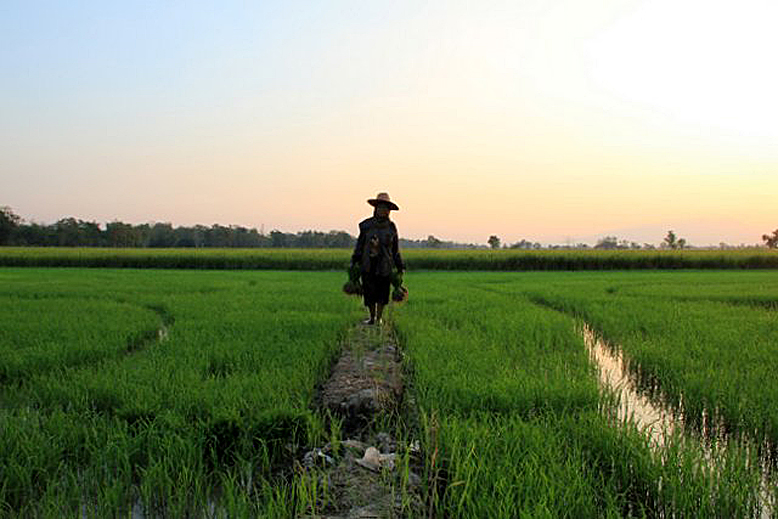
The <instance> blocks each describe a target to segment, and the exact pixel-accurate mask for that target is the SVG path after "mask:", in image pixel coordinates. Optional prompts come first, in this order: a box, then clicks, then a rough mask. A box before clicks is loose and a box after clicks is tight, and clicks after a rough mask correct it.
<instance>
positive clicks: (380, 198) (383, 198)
mask: <svg viewBox="0 0 778 519" xmlns="http://www.w3.org/2000/svg"><path fill="white" fill-rule="evenodd" d="M367 203H368V204H370V205H372V206H373V207H375V206H377V205H380V204H383V205H386V206H388V207H389V209H391V210H392V211H399V210H400V208H399V207H397V204H395V203H394V202H392V200H391V199H390V198H389V193H378V194H377V195H376V197H375V198H371V199H369V200H368V201H367Z"/></svg>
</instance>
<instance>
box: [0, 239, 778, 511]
mask: <svg viewBox="0 0 778 519" xmlns="http://www.w3.org/2000/svg"><path fill="white" fill-rule="evenodd" d="M169 252H170V254H173V252H172V251H169ZM279 252H280V251H279ZM301 257H302V258H305V256H301ZM420 257H422V256H420ZM452 257H453V256H452ZM309 258H310V257H309ZM338 261H340V260H338ZM441 261H442V260H441ZM345 279H346V274H345V272H340V271H335V272H289V271H272V272H271V271H263V272H254V271H247V272H220V271H208V272H204V271H198V272H193V271H179V270H171V269H161V270H158V269H144V270H136V269H123V270H118V269H117V270H112V269H99V268H98V269H78V268H73V269H61V268H49V269H35V268H2V269H0V309H2V311H3V313H2V315H3V320H2V323H3V326H2V328H0V339H1V340H0V360H2V363H1V364H0V369H2V370H3V371H2V373H3V378H2V380H1V381H0V467H2V477H1V478H0V517H5V516H8V517H29V516H34V517H61V516H70V517H73V516H84V515H85V516H88V517H106V516H127V515H130V514H131V513H132V510H133V508H135V509H136V510H138V509H142V510H143V511H144V512H145V513H146V514H148V515H154V514H157V515H165V516H171V517H182V516H194V517H197V516H205V515H208V514H207V509H208V507H209V506H210V505H211V504H213V505H214V506H216V507H217V508H218V510H219V511H220V512H221V513H223V514H224V515H228V516H230V517H232V516H267V517H292V516H295V515H299V514H301V513H304V512H305V510H306V507H307V506H308V504H310V503H315V502H316V501H317V499H318V497H317V496H321V495H322V494H323V493H324V494H326V489H324V488H313V487H312V486H311V485H310V484H308V485H307V486H306V485H305V484H303V482H302V480H301V479H300V478H293V477H291V475H290V472H289V470H290V469H289V467H290V462H291V460H292V459H293V458H294V457H295V455H298V454H299V452H300V450H302V449H303V448H304V447H309V446H312V445H320V444H321V442H323V441H329V439H331V438H330V437H334V438H335V439H337V431H335V432H332V431H327V430H326V427H325V426H324V420H323V418H322V417H321V416H320V415H318V414H317V413H316V412H314V411H313V410H312V408H313V406H312V400H313V396H314V393H315V388H316V386H317V384H319V383H321V382H322V381H323V380H324V379H325V378H326V376H327V374H328V370H329V366H330V363H331V362H332V360H333V358H334V356H335V355H336V354H337V351H338V347H339V342H340V341H341V340H342V339H343V337H344V334H345V333H346V331H347V329H348V328H349V326H351V325H353V323H354V322H356V321H357V320H358V319H359V318H360V317H361V316H362V314H363V312H364V309H363V308H361V305H360V303H359V301H358V300H357V299H355V298H347V297H345V296H344V295H343V294H342V293H341V291H340V288H341V285H342V284H343V282H344V281H345ZM405 281H406V284H407V285H408V287H409V289H410V300H409V301H408V302H407V303H405V304H404V305H402V306H399V307H396V308H394V309H393V311H392V312H391V313H390V317H391V319H392V320H393V321H394V323H393V324H394V325H395V326H396V329H397V332H398V335H399V338H400V340H401V343H402V346H403V349H404V356H405V359H406V368H407V377H408V378H407V379H406V386H407V391H409V392H410V393H409V395H408V396H409V397H412V398H410V400H412V401H413V402H415V406H416V413H417V416H416V420H417V422H418V424H419V425H418V428H417V429H414V430H412V431H409V432H408V435H409V439H410V438H411V437H413V436H416V435H418V437H420V438H421V439H422V446H423V452H424V455H425V468H424V474H423V478H422V479H423V481H424V489H425V491H426V497H428V498H429V501H428V502H427V503H426V505H425V510H426V511H430V510H431V511H432V513H433V515H434V516H437V517H643V516H650V517H656V516H676V517H709V516H718V517H749V516H754V515H755V514H756V513H757V498H756V489H757V488H758V484H759V472H758V470H757V469H756V466H757V459H756V453H757V451H758V449H757V448H755V445H759V442H761V440H762V439H763V438H774V436H773V434H774V433H773V431H775V430H776V429H775V423H776V416H777V412H776V409H778V406H777V405H776V401H775V399H776V393H775V390H774V389H773V388H772V384H770V383H769V381H770V380H771V378H770V374H771V373H774V372H775V370H776V367H778V366H776V361H775V359H776V358H778V356H776V351H775V348H776V347H778V341H776V340H775V339H776V336H777V335H778V334H776V331H778V330H776V313H775V309H776V307H778V305H776V303H777V302H778V284H777V282H776V279H775V275H774V274H773V272H770V271H749V272H735V271H726V272H725V271H705V272H692V271H683V272H678V271H665V272H658V271H657V272H531V273H505V272H457V273H455V272H414V271H411V272H410V273H409V274H408V275H407V276H406V279H405ZM582 319H583V320H586V321H588V322H590V323H591V324H592V325H593V326H594V327H595V328H596V330H597V331H598V332H599V333H601V334H603V335H604V336H605V337H607V338H608V339H610V340H612V341H614V342H615V343H618V344H619V345H620V346H621V347H623V349H624V351H625V353H626V354H627V355H628V356H629V357H630V358H631V359H632V365H631V366H632V369H634V370H635V372H636V373H639V374H640V376H642V377H648V378H650V379H651V380H652V381H655V382H656V383H657V384H658V387H659V388H660V391H661V394H662V395H664V396H665V398H667V399H668V400H673V399H674V398H675V396H674V395H678V396H680V395H681V394H682V395H683V398H684V410H685V411H686V412H687V413H689V416H691V417H694V416H701V413H702V409H710V408H715V409H717V410H718V412H719V413H720V414H721V415H722V416H723V417H724V418H725V419H726V420H727V422H728V423H730V424H733V425H734V426H736V427H737V428H740V429H742V430H743V431H744V432H745V434H744V436H745V438H746V440H745V441H743V442H742V443H741V442H730V443H728V444H723V445H719V446H717V447H715V448H714V449H713V450H709V451H706V450H704V449H703V448H702V447H701V446H700V445H699V444H696V443H695V442H694V441H690V440H689V439H688V438H686V437H684V436H682V435H679V436H677V437H675V438H671V439H669V440H668V441H667V442H666V444H667V447H666V448H665V449H664V450H662V451H655V450H653V449H652V447H651V446H650V444H649V442H648V440H647V439H646V437H645V436H644V435H643V434H642V433H641V431H638V430H636V429H635V428H634V427H631V426H622V425H621V424H618V423H614V420H615V419H614V418H613V413H611V412H609V409H610V408H611V406H612V405H613V400H614V399H613V395H612V394H610V393H608V392H604V391H602V390H601V389H600V388H599V386H598V383H597V374H596V370H595V369H594V367H593V366H592V364H591V363H590V360H589V358H588V355H587V353H586V350H585V347H584V343H583V340H582V338H581V337H580V336H579V333H578V331H579V328H578V327H579V324H580V320H582ZM161 328H164V329H165V330H166V335H165V337H164V338H160V337H159V335H158V330H159V329H161ZM695 413H697V414H696V415H695ZM325 438H326V440H325ZM285 475H286V476H289V477H285ZM771 491H772V492H773V493H775V492H776V491H777V490H776V488H775V485H774V484H773V488H772V490H771Z"/></svg>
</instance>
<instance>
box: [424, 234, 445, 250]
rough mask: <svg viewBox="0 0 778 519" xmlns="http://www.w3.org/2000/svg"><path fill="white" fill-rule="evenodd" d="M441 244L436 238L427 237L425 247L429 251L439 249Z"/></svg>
mask: <svg viewBox="0 0 778 519" xmlns="http://www.w3.org/2000/svg"><path fill="white" fill-rule="evenodd" d="M442 244H443V242H442V241H441V240H439V239H437V238H435V237H434V236H433V235H431V234H430V235H429V236H427V240H426V246H427V247H429V248H431V249H439V248H440V246H441V245H442Z"/></svg>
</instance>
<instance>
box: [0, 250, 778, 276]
mask: <svg viewBox="0 0 778 519" xmlns="http://www.w3.org/2000/svg"><path fill="white" fill-rule="evenodd" d="M403 254H404V257H405V259H406V262H407V265H408V267H409V268H410V269H411V270H504V271H523V270H641V269H773V268H778V253H776V252H775V251H771V250H768V249H756V248H754V249H746V250H738V251H715V250H685V251H664V250H653V251H651V250H637V251H636V250H618V251H602V250H561V251H560V250H541V251H517V250H439V249H428V250H419V249H408V250H405V251H403ZM350 257H351V251H350V250H347V249H105V248H64V247H57V248H53V247H52V248H46V247H0V266H11V267H93V268H101V267H103V268H105V267H110V268H164V269H218V270H241V269H251V270H255V269H275V270H340V269H345V268H346V267H347V266H348V263H349V260H350Z"/></svg>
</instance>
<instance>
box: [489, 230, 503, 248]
mask: <svg viewBox="0 0 778 519" xmlns="http://www.w3.org/2000/svg"><path fill="white" fill-rule="evenodd" d="M486 243H488V244H489V246H490V247H491V248H493V249H499V248H500V238H499V237H497V236H495V235H494V234H493V235H491V236H489V239H488V240H487V241H486Z"/></svg>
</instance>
